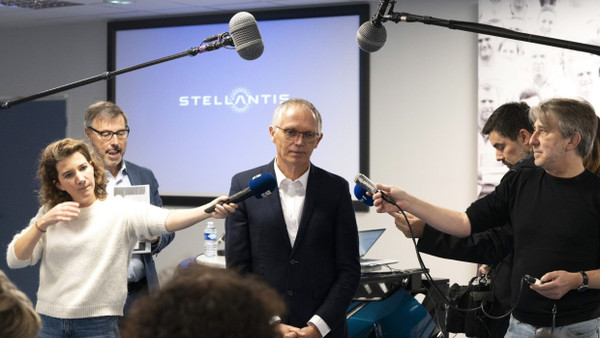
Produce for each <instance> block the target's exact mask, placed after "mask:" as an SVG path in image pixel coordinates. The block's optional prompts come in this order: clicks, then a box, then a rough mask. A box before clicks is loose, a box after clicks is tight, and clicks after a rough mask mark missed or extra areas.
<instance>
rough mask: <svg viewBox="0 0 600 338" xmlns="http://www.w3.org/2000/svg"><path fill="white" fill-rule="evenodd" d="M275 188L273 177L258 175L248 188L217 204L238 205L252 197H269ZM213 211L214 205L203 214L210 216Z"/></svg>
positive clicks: (252, 179) (249, 182)
mask: <svg viewBox="0 0 600 338" xmlns="http://www.w3.org/2000/svg"><path fill="white" fill-rule="evenodd" d="M276 187H277V180H276V179H275V176H273V175H271V174H269V173H260V174H258V175H256V176H254V177H252V178H251V179H250V180H249V181H248V187H247V188H246V189H244V190H242V191H239V192H237V193H235V194H233V195H231V196H229V200H227V201H226V202H220V203H219V204H223V203H238V202H241V201H243V200H245V199H248V198H250V197H252V196H254V197H256V198H265V197H267V196H269V195H271V193H272V192H273V190H275V188H276ZM213 211H215V205H212V206H210V207H208V208H206V209H204V212H205V213H207V214H210V213H211V212H213Z"/></svg>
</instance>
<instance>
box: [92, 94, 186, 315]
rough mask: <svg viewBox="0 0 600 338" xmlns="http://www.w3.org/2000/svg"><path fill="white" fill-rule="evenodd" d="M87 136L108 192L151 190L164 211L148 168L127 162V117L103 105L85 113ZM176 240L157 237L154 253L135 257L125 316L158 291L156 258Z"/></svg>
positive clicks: (167, 236)
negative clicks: (125, 188) (138, 187)
mask: <svg viewBox="0 0 600 338" xmlns="http://www.w3.org/2000/svg"><path fill="white" fill-rule="evenodd" d="M85 135H86V137H87V139H88V140H89V142H90V143H91V145H92V146H93V147H94V150H95V151H96V153H97V155H98V156H99V157H100V158H101V159H102V162H103V163H104V169H106V171H107V176H108V179H109V182H108V184H107V187H106V189H107V190H108V193H109V194H113V190H114V187H115V186H133V185H146V184H147V185H149V186H150V189H149V190H150V203H152V204H153V205H156V206H159V207H162V200H161V199H160V195H159V193H158V181H157V180H156V178H155V177H154V174H153V173H152V171H151V170H150V169H148V168H144V167H141V166H138V165H136V164H134V163H131V162H129V161H124V160H123V156H124V155H125V150H126V149H127V136H128V135H129V125H128V123H127V114H125V112H124V111H123V110H121V108H119V107H118V106H117V105H115V104H114V103H112V102H107V101H100V102H96V103H94V104H92V105H91V106H89V107H88V109H87V111H86V112H85ZM174 237H175V234H174V233H171V234H165V235H162V236H156V237H155V238H154V239H153V240H152V242H151V252H150V253H143V254H137V253H136V254H133V256H132V259H131V261H130V263H129V272H128V285H127V290H128V295H127V301H126V303H125V308H124V312H123V313H124V314H126V313H127V310H128V309H129V307H130V306H131V303H132V302H133V301H134V300H135V299H136V298H137V297H139V296H141V295H142V294H146V293H148V290H153V289H157V288H158V274H157V272H156V266H155V264H154V259H153V258H152V255H156V254H158V253H159V252H160V251H161V250H162V249H163V248H164V247H166V246H167V245H168V244H169V243H170V242H171V241H172V240H173V238H174Z"/></svg>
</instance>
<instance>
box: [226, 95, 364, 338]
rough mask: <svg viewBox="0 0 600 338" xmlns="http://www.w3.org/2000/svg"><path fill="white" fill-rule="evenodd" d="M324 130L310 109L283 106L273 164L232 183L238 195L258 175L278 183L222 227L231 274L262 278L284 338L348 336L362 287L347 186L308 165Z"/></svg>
mask: <svg viewBox="0 0 600 338" xmlns="http://www.w3.org/2000/svg"><path fill="white" fill-rule="evenodd" d="M321 124H322V122H321V115H320V114H319V111H318V110H317V109H316V108H315V107H314V105H313V104H312V103H310V102H308V101H306V100H303V99H290V100H288V101H285V102H283V103H282V104H281V105H280V106H279V107H278V108H277V109H276V110H275V113H274V116H273V121H272V123H271V125H270V126H269V133H270V137H271V141H272V142H273V143H274V144H275V147H276V149H277V155H276V157H275V159H274V160H273V161H271V162H270V163H268V164H266V165H263V166H260V167H257V168H254V169H251V170H248V171H245V172H242V173H239V174H237V175H235V176H234V177H233V178H232V180H231V189H230V192H231V193H236V192H238V191H240V190H243V189H244V188H246V187H247V185H248V184H247V182H248V181H249V180H250V179H251V178H252V177H253V176H255V175H257V174H259V173H263V172H268V173H271V174H273V175H274V176H275V177H276V179H277V183H278V189H276V190H275V191H274V192H273V196H269V197H268V198H263V199H255V198H250V199H247V200H245V201H243V202H241V203H240V204H239V206H238V209H237V211H236V212H235V213H233V214H231V215H229V217H228V218H227V219H226V220H225V228H226V240H225V245H226V247H225V255H226V261H227V266H228V267H229V268H233V269H237V270H238V271H239V272H240V273H242V274H257V275H260V276H261V277H262V278H264V279H265V280H266V281H267V283H268V284H269V285H270V286H271V287H273V288H275V290H277V291H278V292H279V294H280V295H281V296H282V297H283V298H284V300H285V303H286V305H287V314H286V315H285V316H283V315H282V316H281V318H280V319H281V323H280V324H279V329H280V330H281V331H282V333H283V334H284V336H285V337H307V338H308V337H323V336H325V337H347V336H348V326H347V324H346V309H347V308H348V306H349V305H350V302H351V301H352V297H353V296H354V294H355V293H356V289H357V287H358V283H359V280H360V263H359V254H358V230H357V225H356V219H355V216H354V210H353V207H352V201H351V198H350V189H349V186H348V182H347V181H346V180H344V179H343V178H341V177H339V176H337V175H335V174H332V173H330V172H327V171H325V170H323V169H321V168H319V167H317V166H315V165H313V164H312V163H311V161H310V157H311V155H312V152H313V151H314V150H315V149H316V148H317V146H318V145H319V142H321V139H322V138H323V133H322V132H321Z"/></svg>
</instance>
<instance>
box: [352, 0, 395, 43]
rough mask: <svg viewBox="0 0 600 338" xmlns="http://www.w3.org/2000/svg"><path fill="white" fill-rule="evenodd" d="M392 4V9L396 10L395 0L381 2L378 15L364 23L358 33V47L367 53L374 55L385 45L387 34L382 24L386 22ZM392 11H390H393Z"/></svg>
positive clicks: (382, 0)
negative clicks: (387, 12) (388, 9)
mask: <svg viewBox="0 0 600 338" xmlns="http://www.w3.org/2000/svg"><path fill="white" fill-rule="evenodd" d="M390 2H391V3H392V7H391V8H392V9H393V8H394V3H395V2H396V1H395V0H381V1H380V2H379V8H378V9H377V13H376V14H375V15H374V16H373V17H372V18H371V20H369V21H367V22H365V23H363V24H362V25H360V27H359V28H358V31H357V32H356V42H358V46H359V47H360V49H362V50H363V51H365V52H368V53H372V52H376V51H378V50H379V49H380V48H381V47H383V45H384V44H385V40H386V39H387V32H386V30H385V27H383V25H382V22H384V21H385V12H386V10H387V8H388V6H389V4H390ZM392 9H390V11H391V10H392Z"/></svg>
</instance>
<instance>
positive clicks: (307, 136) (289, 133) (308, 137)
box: [276, 126, 319, 142]
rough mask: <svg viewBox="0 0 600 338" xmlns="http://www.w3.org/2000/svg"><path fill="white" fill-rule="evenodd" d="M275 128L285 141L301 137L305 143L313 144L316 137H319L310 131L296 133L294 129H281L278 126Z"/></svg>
mask: <svg viewBox="0 0 600 338" xmlns="http://www.w3.org/2000/svg"><path fill="white" fill-rule="evenodd" d="M276 128H279V129H281V131H283V134H284V135H285V138H286V139H287V140H295V139H296V138H297V137H298V135H302V136H303V137H304V141H305V142H314V141H315V140H316V139H317V136H319V134H317V133H315V132H312V131H297V130H296V129H292V128H290V129H288V128H281V127H279V126H276Z"/></svg>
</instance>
